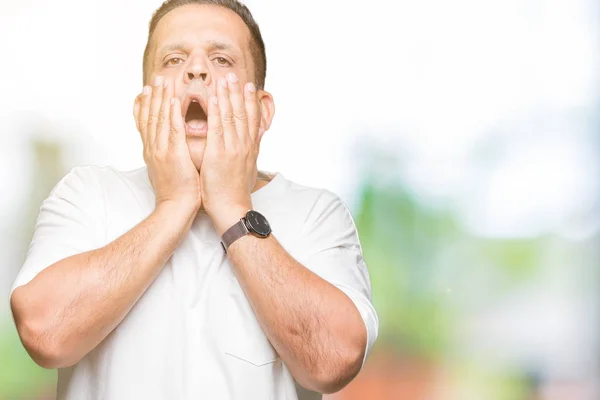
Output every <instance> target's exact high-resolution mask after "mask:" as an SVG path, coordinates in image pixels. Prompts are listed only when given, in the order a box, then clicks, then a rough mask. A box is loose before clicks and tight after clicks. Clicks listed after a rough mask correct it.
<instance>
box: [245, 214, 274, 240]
mask: <svg viewBox="0 0 600 400" xmlns="http://www.w3.org/2000/svg"><path fill="white" fill-rule="evenodd" d="M246 222H247V225H248V229H249V230H251V231H252V232H254V233H256V234H257V235H259V236H263V237H265V236H268V235H269V234H270V233H271V226H270V225H269V221H267V219H266V218H265V217H264V216H263V215H262V214H261V213H259V212H258V211H254V210H251V211H248V212H247V213H246Z"/></svg>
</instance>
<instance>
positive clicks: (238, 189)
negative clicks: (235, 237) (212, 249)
mask: <svg viewBox="0 0 600 400" xmlns="http://www.w3.org/2000/svg"><path fill="white" fill-rule="evenodd" d="M216 85H217V96H214V97H211V98H210V99H209V101H208V135H207V141H206V149H205V150H204V158H203V160H202V167H201V168H200V182H201V190H202V202H203V204H204V208H205V209H206V211H207V213H208V214H209V215H210V216H211V218H212V220H213V223H214V224H215V228H216V229H217V233H218V234H219V235H222V234H223V233H224V231H225V230H226V229H227V228H229V227H230V226H231V225H233V224H234V223H235V222H237V221H238V220H239V219H240V218H241V217H243V216H244V214H245V212H246V211H248V210H249V209H251V208H252V202H251V197H250V193H251V192H252V188H253V187H254V185H255V184H256V177H257V167H256V160H257V158H258V151H259V146H260V140H261V138H262V136H263V134H264V130H262V129H261V128H260V116H261V113H260V104H259V101H258V97H257V92H256V87H255V86H254V84H252V83H251V82H248V83H247V84H246V85H245V86H244V88H242V87H241V85H240V82H239V80H238V78H237V76H236V75H235V74H233V73H230V74H228V75H227V79H221V80H219V81H218V82H216Z"/></svg>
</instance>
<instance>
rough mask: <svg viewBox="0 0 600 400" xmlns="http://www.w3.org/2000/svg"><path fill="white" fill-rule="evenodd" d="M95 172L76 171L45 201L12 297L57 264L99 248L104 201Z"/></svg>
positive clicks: (76, 169) (87, 170) (54, 189)
mask: <svg viewBox="0 0 600 400" xmlns="http://www.w3.org/2000/svg"><path fill="white" fill-rule="evenodd" d="M93 168H94V167H92V166H85V167H75V168H73V169H72V170H71V171H70V172H69V173H67V174H66V175H65V176H64V177H63V178H62V179H61V180H60V181H59V182H58V183H57V184H56V186H54V188H53V189H52V191H51V192H50V195H49V196H48V198H46V199H45V200H44V201H43V203H42V205H41V207H40V211H39V214H38V217H37V220H36V223H35V227H34V232H33V237H32V239H31V242H30V244H29V248H28V251H27V255H26V256H25V261H24V264H23V265H22V267H21V269H20V270H19V272H18V274H17V277H16V278H15V280H14V282H13V285H12V287H11V290H10V295H12V292H13V291H14V290H15V289H16V288H17V287H19V286H22V285H25V284H27V283H29V282H30V281H31V280H32V279H33V278H35V276H36V275H37V274H39V273H40V272H41V271H42V270H43V269H45V268H47V267H49V266H50V265H52V264H54V263H56V262H57V261H60V260H62V259H64V258H67V257H69V256H72V255H74V254H78V253H83V252H85V251H88V250H93V249H95V248H98V247H100V246H99V243H100V240H101V239H102V229H101V227H102V224H101V218H102V217H103V215H104V214H103V208H102V204H103V202H102V199H103V197H102V193H101V192H100V190H99V185H98V181H97V178H96V177H95V176H94V174H93V171H94V169H93ZM10 295H9V296H10Z"/></svg>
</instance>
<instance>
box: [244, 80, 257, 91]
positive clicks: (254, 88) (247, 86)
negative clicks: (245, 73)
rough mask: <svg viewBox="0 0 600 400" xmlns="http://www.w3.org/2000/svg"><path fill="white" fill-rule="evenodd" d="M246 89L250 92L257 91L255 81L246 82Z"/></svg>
mask: <svg viewBox="0 0 600 400" xmlns="http://www.w3.org/2000/svg"><path fill="white" fill-rule="evenodd" d="M246 89H247V90H248V91H249V92H250V93H254V92H256V87H254V83H252V82H248V83H247V84H246Z"/></svg>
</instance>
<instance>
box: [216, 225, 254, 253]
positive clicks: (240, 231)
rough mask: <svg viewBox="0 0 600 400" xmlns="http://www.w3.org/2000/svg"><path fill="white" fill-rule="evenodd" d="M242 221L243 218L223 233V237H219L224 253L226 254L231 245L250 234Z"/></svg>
mask: <svg viewBox="0 0 600 400" xmlns="http://www.w3.org/2000/svg"><path fill="white" fill-rule="evenodd" d="M244 219H245V217H242V218H241V219H240V220H239V221H238V222H237V223H235V224H234V225H233V226H232V227H231V228H229V229H227V230H226V231H225V233H223V236H222V237H221V246H223V250H225V253H227V248H228V247H229V246H230V245H231V243H233V242H235V241H236V240H238V239H239V238H241V237H242V236H245V235H247V234H248V233H250V231H249V230H248V228H247V227H246V222H245V221H244Z"/></svg>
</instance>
